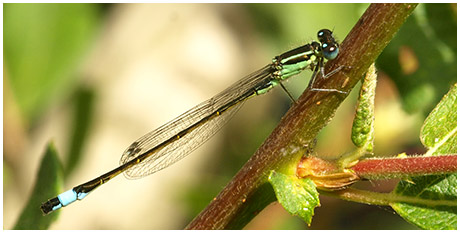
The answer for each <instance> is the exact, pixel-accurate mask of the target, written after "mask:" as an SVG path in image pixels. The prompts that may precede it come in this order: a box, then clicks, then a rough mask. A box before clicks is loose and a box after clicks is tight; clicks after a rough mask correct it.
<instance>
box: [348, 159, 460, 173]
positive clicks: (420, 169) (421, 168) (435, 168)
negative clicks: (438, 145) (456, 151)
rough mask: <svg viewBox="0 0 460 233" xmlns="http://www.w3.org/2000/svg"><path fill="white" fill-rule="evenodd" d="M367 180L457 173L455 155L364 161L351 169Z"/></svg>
mask: <svg viewBox="0 0 460 233" xmlns="http://www.w3.org/2000/svg"><path fill="white" fill-rule="evenodd" d="M351 169H352V170H353V171H354V172H355V173H356V175H358V176H359V177H362V178H367V179H382V178H385V179H388V178H389V177H402V176H404V177H407V176H414V175H422V174H423V175H429V174H441V173H451V172H454V173H455V172H457V155H441V156H428V157H426V156H411V157H405V158H375V159H364V160H361V161H360V162H359V163H357V164H356V165H355V166H353V167H352V168H351Z"/></svg>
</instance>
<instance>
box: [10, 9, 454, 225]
mask: <svg viewBox="0 0 460 233" xmlns="http://www.w3.org/2000/svg"><path fill="white" fill-rule="evenodd" d="M367 6H368V4H4V8H3V13H4V25H3V26H4V37H3V39H4V73H3V74H4V78H3V93H4V94H3V98H4V99H3V110H4V113H3V126H4V129H3V130H4V131H3V145H4V147H3V155H4V156H3V197H4V198H3V204H4V205H3V222H4V229H12V228H13V227H14V226H15V224H16V222H17V221H18V218H19V216H20V215H21V212H22V211H23V209H24V208H25V207H26V204H27V202H28V201H27V200H29V201H30V203H33V202H34V201H35V200H34V198H33V197H34V196H36V197H40V198H41V199H40V198H37V200H41V201H46V199H47V198H51V197H52V196H47V194H46V193H45V192H46V191H37V190H47V189H48V187H49V190H52V189H59V191H64V190H67V189H70V188H72V187H73V186H75V185H78V184H81V183H83V182H86V181H88V180H89V179H92V178H94V177H96V176H99V175H101V174H102V173H104V172H106V171H109V170H110V169H112V168H115V167H116V166H118V160H119V158H120V156H121V153H122V152H123V151H124V150H125V148H126V147H127V146H128V145H129V144H130V143H131V142H132V141H134V140H136V139H137V138H139V137H140V136H142V135H144V134H145V133H147V132H149V131H150V130H153V129H155V128H156V127H158V126H160V125H162V124H163V123H165V122H167V121H168V120H170V119H172V118H174V117H175V116H177V115H179V114H181V113H183V112H185V111H186V110H188V109H189V108H191V107H193V106H195V105H196V104H198V103H200V102H201V101H204V100H206V99H208V98H210V97H212V96H213V95H214V94H216V93H218V92H219V91H221V90H223V89H225V88H226V87H227V86H229V85H231V84H232V83H233V82H235V81H237V80H238V79H239V78H241V77H243V76H244V75H246V74H249V73H250V72H252V71H254V70H256V69H258V68H260V67H262V66H264V65H266V64H267V63H269V62H270V61H271V58H272V57H274V56H275V55H277V54H280V53H282V52H284V51H287V50H289V49H292V48H295V47H296V46H299V45H302V44H305V43H309V42H310V41H311V40H314V39H316V38H315V35H316V32H317V31H318V30H320V29H323V28H329V29H333V31H334V33H335V35H336V37H337V38H338V39H339V41H341V40H343V39H345V37H346V35H347V33H348V32H349V31H350V30H351V28H352V27H353V25H354V24H355V23H356V22H357V20H358V19H359V17H360V16H361V14H362V13H363V12H364V11H365V9H366V8H367ZM456 28H457V25H456V5H455V4H421V5H419V6H418V7H417V9H416V10H415V12H414V14H413V15H412V16H411V17H410V18H409V19H408V20H407V22H406V24H404V25H403V27H402V28H401V30H400V32H399V33H398V34H397V35H396V37H395V38H394V40H393V41H392V42H391V44H390V45H389V46H388V47H387V48H386V49H385V51H384V52H383V53H382V55H381V56H380V58H379V60H378V61H377V68H378V69H379V70H380V71H381V72H380V73H379V80H378V87H377V96H376V138H375V140H376V141H375V150H376V151H375V152H376V155H378V156H391V155H395V154H396V153H399V152H403V151H405V152H407V153H408V154H414V153H422V152H423V146H422V145H421V143H420V142H419V139H418V135H419V130H420V126H421V125H422V123H423V120H424V119H425V117H426V115H427V114H428V113H429V112H430V111H431V109H432V108H433V107H434V106H435V105H436V103H437V102H438V101H439V100H440V99H441V97H442V96H443V95H444V94H445V93H447V91H448V89H449V86H450V85H452V84H454V83H455V82H456V75H457V73H456V72H457V71H456V64H457V62H456V58H457V54H456V51H457V50H456V45H457V43H456V42H457V37H456V35H457V33H456ZM310 75H311V72H309V71H306V72H304V73H303V74H301V75H299V77H296V78H292V79H290V80H289V82H288V83H287V87H288V89H289V90H290V91H291V92H292V93H293V94H294V95H295V96H298V95H299V94H300V93H301V92H302V91H303V90H304V89H305V87H306V85H307V83H308V79H309V77H310ZM356 95H357V89H356V88H355V90H354V91H353V93H352V94H351V95H350V96H349V97H348V99H347V100H346V101H345V102H344V104H343V105H342V106H341V107H340V109H339V111H338V112H337V114H336V116H335V118H334V119H333V121H332V122H331V123H330V125H329V126H328V127H326V128H325V129H324V130H323V131H322V132H321V134H320V136H319V138H318V144H317V148H316V151H317V153H318V154H319V155H321V156H325V157H335V156H338V155H340V154H343V153H345V152H347V151H349V150H351V148H352V143H351V141H350V139H349V138H350V131H351V124H352V119H353V114H354V104H355V100H356ZM290 104H291V102H290V99H289V98H288V97H287V96H286V94H285V93H283V92H282V90H274V91H272V92H270V94H267V95H265V96H264V97H258V98H254V99H252V100H250V101H248V102H247V103H246V104H245V106H243V108H242V109H241V110H240V112H239V113H238V114H236V116H235V117H233V119H232V120H231V121H230V122H229V123H228V124H227V126H225V127H224V128H223V130H222V131H221V132H219V133H218V134H216V136H215V137H213V138H212V139H211V140H210V141H209V142H207V143H206V144H205V145H203V146H202V147H201V148H199V149H198V150H196V151H194V152H193V153H192V154H191V155H189V156H188V157H187V158H185V159H184V160H182V161H180V162H178V163H177V164H175V165H173V166H171V167H170V168H168V169H165V170H163V171H161V172H158V173H156V174H155V175H152V176H148V177H146V178H143V179H140V180H134V181H130V180H127V179H124V178H122V177H119V178H116V179H114V180H113V181H110V182H109V183H108V184H106V185H104V186H102V188H100V189H98V190H97V191H95V192H94V194H92V195H90V196H89V197H87V198H86V199H85V200H84V201H83V202H77V203H75V204H73V205H71V206H69V207H66V208H64V209H63V210H61V211H60V213H58V214H56V213H55V214H52V215H49V216H46V217H43V218H50V219H53V220H54V219H56V221H55V222H54V223H52V224H51V229H182V228H183V227H184V226H185V225H186V224H187V223H188V222H189V221H191V220H192V219H193V217H194V216H196V215H197V214H198V213H199V212H200V211H201V210H202V209H203V208H204V207H205V206H206V205H207V204H208V203H209V202H210V201H211V200H212V198H213V197H214V196H216V195H217V194H218V192H219V191H220V190H221V189H222V188H223V187H224V186H225V184H226V183H228V182H229V181H230V179H231V178H232V176H233V175H234V174H236V172H237V171H238V170H239V168H240V167H241V166H242V165H243V164H244V163H245V162H246V161H247V160H248V159H249V157H250V156H251V155H252V154H253V153H254V152H255V150H256V149H257V147H258V146H259V145H261V144H262V142H263V141H264V139H265V138H266V137H267V136H268V135H269V133H270V132H271V131H272V130H273V129H274V127H275V126H276V124H277V122H278V121H279V120H280V118H281V117H282V116H283V114H284V113H285V112H286V111H287V109H288V108H289V106H290ZM51 141H52V142H53V144H54V146H55V149H56V152H55V153H56V154H57V155H58V156H59V160H60V161H61V162H58V163H60V164H61V165H57V166H56V167H58V168H55V170H59V171H60V173H58V174H57V175H56V174H54V175H53V174H47V173H46V172H45V173H44V174H45V175H43V177H45V178H46V176H50V177H49V180H50V181H49V183H48V182H47V181H46V179H44V180H40V182H39V183H38V184H37V185H36V186H35V182H36V180H37V173H38V169H39V166H40V163H41V161H42V158H43V156H44V154H45V151H46V148H47V145H48V143H49V142H51ZM44 161H45V160H44ZM46 161H47V160H46ZM44 171H46V169H44ZM56 177H57V178H56ZM51 180H55V181H53V182H52V181H51ZM394 184H395V181H387V182H378V183H368V182H367V183H363V184H359V185H361V186H362V187H363V188H368V189H373V190H377V191H382V192H388V191H391V189H392V187H393V185H394ZM34 186H35V188H34ZM37 187H39V189H37ZM33 190H35V191H33ZM36 192H38V193H36ZM51 193H52V191H51ZM42 196H45V198H44V199H43V197H42ZM31 197H32V198H31ZM29 198H30V199H29ZM35 202H37V201H35ZM32 209H33V210H35V207H32ZM36 210H38V211H39V204H37V206H36ZM223 211H224V210H223ZM50 222H51V221H50ZM49 224H50V223H47V224H45V225H43V228H47V226H48V225H49ZM246 229H415V227H414V226H412V225H410V224H409V223H406V222H405V221H404V220H403V219H402V218H400V217H399V216H398V215H396V214H395V213H394V212H393V211H392V210H391V208H387V207H377V206H367V205H363V204H356V203H350V202H345V201H341V200H336V199H331V198H327V197H326V198H325V197H322V199H321V207H319V208H317V209H316V211H315V216H314V218H313V222H312V225H311V227H307V226H306V224H305V223H303V222H302V221H301V220H300V219H298V218H297V217H292V216H290V215H289V214H288V213H286V212H285V211H284V210H283V209H282V207H281V206H280V205H279V204H271V205H270V206H268V207H267V208H266V209H265V210H264V211H263V212H262V213H261V214H259V215H258V216H257V217H256V218H255V219H254V220H253V221H252V222H251V223H250V224H248V225H247V227H246Z"/></svg>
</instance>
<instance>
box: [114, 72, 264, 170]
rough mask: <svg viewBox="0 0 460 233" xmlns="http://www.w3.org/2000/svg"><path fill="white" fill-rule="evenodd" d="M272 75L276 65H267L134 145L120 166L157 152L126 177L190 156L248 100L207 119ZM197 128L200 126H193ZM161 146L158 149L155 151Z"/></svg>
mask: <svg viewBox="0 0 460 233" xmlns="http://www.w3.org/2000/svg"><path fill="white" fill-rule="evenodd" d="M271 73H272V66H271V65H267V66H265V67H264V68H262V69H260V70H258V71H256V72H254V73H252V74H250V75H248V76H246V77H245V78H243V79H241V80H240V81H238V82H236V83H234V84H233V85H232V86H230V87H229V88H227V89H225V90H224V91H222V92H221V93H219V94H217V95H216V96H214V97H212V98H211V99H209V100H207V101H205V102H203V103H201V104H199V105H197V106H195V107H194V108H192V109H190V110H188V111H187V112H185V113H183V114H182V115H180V116H179V117H177V118H175V119H173V120H171V121H170V122H168V123H166V124H164V125H163V126H161V127H159V128H158V129H156V130H153V131H151V132H150V133H148V134H146V135H144V136H142V137H141V138H139V139H138V140H136V141H135V142H133V143H132V144H131V146H129V147H128V149H126V150H125V152H124V153H123V155H122V157H121V159H120V164H125V163H127V162H129V161H131V160H133V159H136V158H137V157H138V156H140V155H142V154H144V153H145V152H147V151H149V150H153V151H154V152H153V153H152V154H151V155H150V157H148V158H146V159H145V160H143V161H142V162H140V163H139V164H136V165H134V166H132V167H130V168H129V169H128V170H126V171H125V176H126V177H127V178H130V179H135V178H141V177H144V176H147V175H150V174H152V173H155V172H157V171H159V170H162V169H164V168H166V167H168V166H170V165H172V164H173V163H175V162H177V161H178V160H180V159H182V158H184V157H185V156H187V155H188V154H189V153H190V152H192V151H193V150H195V149H196V148H198V147H199V146H200V145H201V144H203V143H204V142H205V141H207V140H208V139H209V138H211V136H213V135H214V134H215V133H216V132H217V131H218V130H219V129H220V128H221V127H222V126H223V125H224V124H225V123H226V122H227V121H228V120H229V119H230V118H231V117H232V116H233V115H234V114H235V113H236V112H237V111H238V109H239V108H240V107H241V106H242V103H243V102H244V101H245V100H246V99H242V100H241V101H240V102H239V103H238V104H235V105H236V106H232V107H230V108H229V109H227V110H226V111H224V112H223V113H222V114H221V115H219V116H217V117H212V118H210V119H209V120H206V121H205V120H204V119H206V118H207V117H208V116H210V115H212V114H215V112H216V111H217V110H218V109H219V108H221V107H222V106H226V105H229V104H231V103H232V101H234V100H235V99H238V98H240V97H241V96H243V95H245V94H246V93H248V92H250V91H252V90H253V89H254V87H258V86H260V85H264V84H267V83H269V82H270V81H271V80H272V78H271ZM194 125H197V126H196V127H191V126H194ZM187 129H190V131H189V132H188V133H187V134H185V135H183V136H182V137H181V138H179V139H177V140H174V141H172V142H171V143H169V144H167V145H165V146H160V145H162V144H164V143H165V142H166V141H168V140H170V139H171V138H173V137H176V136H177V135H178V134H179V133H180V132H183V131H184V130H187ZM157 147H158V149H155V148H157Z"/></svg>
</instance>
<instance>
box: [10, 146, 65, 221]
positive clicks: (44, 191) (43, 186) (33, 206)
mask: <svg viewBox="0 0 460 233" xmlns="http://www.w3.org/2000/svg"><path fill="white" fill-rule="evenodd" d="M62 177H63V176H62V166H61V164H60V162H59V159H58V155H57V152H56V149H55V147H54V145H53V144H52V143H49V144H48V147H47V149H46V152H45V155H44V157H43V159H42V162H41V165H40V170H39V171H38V175H37V181H36V182H35V187H34V188H33V191H32V195H31V196H30V198H29V201H28V202H27V205H26V207H25V208H24V209H23V211H22V213H21V215H20V217H19V219H18V221H17V222H16V225H15V227H14V229H16V230H25V229H27V230H46V229H48V227H49V226H50V225H51V223H52V222H53V221H54V220H56V218H57V216H58V214H50V215H46V216H43V213H42V212H41V210H40V205H41V204H42V202H44V201H46V200H47V199H49V198H51V197H55V196H56V195H57V194H59V190H61V189H62V183H63V181H62Z"/></svg>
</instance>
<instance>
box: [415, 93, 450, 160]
mask: <svg viewBox="0 0 460 233" xmlns="http://www.w3.org/2000/svg"><path fill="white" fill-rule="evenodd" d="M420 139H421V141H422V143H423V145H425V147H426V148H428V149H429V150H428V152H427V153H426V155H427V156H431V155H441V154H452V153H457V84H455V85H454V86H452V88H451V89H450V91H449V93H447V95H445V96H444V98H443V99H442V100H441V102H440V103H439V104H438V105H437V106H436V108H435V109H434V110H433V111H432V112H431V113H430V115H429V116H428V118H427V119H426V120H425V123H424V124H423V126H422V130H421V136H420Z"/></svg>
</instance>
